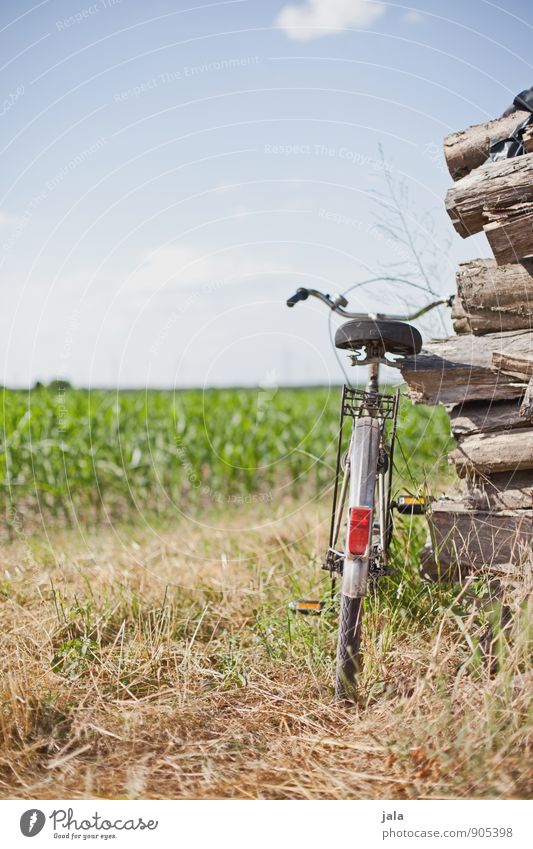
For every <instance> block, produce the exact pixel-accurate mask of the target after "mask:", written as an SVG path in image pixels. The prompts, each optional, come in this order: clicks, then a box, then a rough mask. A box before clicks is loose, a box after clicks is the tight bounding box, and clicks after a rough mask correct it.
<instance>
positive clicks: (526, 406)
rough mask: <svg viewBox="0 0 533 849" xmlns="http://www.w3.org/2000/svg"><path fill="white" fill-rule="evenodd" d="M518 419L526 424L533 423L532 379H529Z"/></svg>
mask: <svg viewBox="0 0 533 849" xmlns="http://www.w3.org/2000/svg"><path fill="white" fill-rule="evenodd" d="M519 415H520V417H521V418H522V419H523V420H524V421H526V422H528V423H529V422H532V421H533V377H532V378H531V379H530V381H529V383H528V385H527V389H526V394H525V395H524V400H523V401H522V404H521V406H520V413H519Z"/></svg>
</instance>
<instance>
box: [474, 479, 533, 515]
mask: <svg viewBox="0 0 533 849" xmlns="http://www.w3.org/2000/svg"><path fill="white" fill-rule="evenodd" d="M465 483H466V491H465V494H464V501H465V504H466V505H467V506H468V507H470V508H471V509H476V510H524V509H531V508H533V475H532V474H531V471H530V470H528V471H522V472H500V473H499V474H494V475H483V476H479V475H472V476H468V477H467V479H466V481H465Z"/></svg>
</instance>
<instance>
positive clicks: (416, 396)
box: [401, 330, 533, 404]
mask: <svg viewBox="0 0 533 849" xmlns="http://www.w3.org/2000/svg"><path fill="white" fill-rule="evenodd" d="M503 351H506V352H507V353H509V354H518V355H520V354H529V353H532V354H533V331H528V330H518V331H514V332H504V333H488V334H487V335H486V336H450V337H448V338H447V339H440V340H436V341H432V342H429V343H428V344H427V345H426V346H425V347H424V348H423V349H422V351H421V352H420V354H418V355H417V356H412V357H406V358H405V359H404V360H403V362H402V365H401V371H402V376H403V378H404V380H405V381H406V383H407V384H408V387H409V395H410V397H411V398H412V400H413V401H416V402H418V403H425V404H438V403H441V404H461V403H464V402H465V401H476V400H478V401H479V400H490V401H505V400H510V399H512V398H521V397H522V396H523V395H524V393H525V391H526V386H527V379H524V378H521V379H516V378H513V377H509V376H508V375H505V374H504V373H503V372H501V371H498V370H497V369H495V368H494V367H493V363H492V355H493V353H502V352H503Z"/></svg>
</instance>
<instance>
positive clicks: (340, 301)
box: [287, 287, 455, 321]
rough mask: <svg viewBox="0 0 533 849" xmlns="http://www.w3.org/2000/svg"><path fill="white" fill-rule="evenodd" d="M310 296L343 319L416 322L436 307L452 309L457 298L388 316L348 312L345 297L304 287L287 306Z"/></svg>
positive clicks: (437, 301)
mask: <svg viewBox="0 0 533 849" xmlns="http://www.w3.org/2000/svg"><path fill="white" fill-rule="evenodd" d="M310 296H311V297H313V298H318V299H319V300H320V301H322V303H324V304H326V305H327V306H328V307H329V308H330V310H332V311H333V312H336V313H337V314H338V315H342V316H343V318H356V319H357V318H360V319H363V318H370V319H373V320H377V319H379V320H382V321H414V320H415V318H420V316H421V315H424V314H425V313H427V312H429V311H430V310H432V309H434V308H435V307H438V306H441V305H443V304H444V305H445V306H447V307H451V305H452V304H453V300H454V298H455V295H449V296H448V297H447V298H439V299H438V300H436V301H432V302H431V303H430V304H427V305H426V306H425V307H422V308H421V309H419V310H417V311H416V312H414V313H413V314H412V315H388V314H386V313H381V312H376V313H371V312H368V313H367V312H348V310H346V309H344V307H346V306H348V301H347V300H346V298H345V297H344V296H343V295H333V297H330V296H329V295H325V294H324V293H323V292H319V291H318V290H317V289H304V288H303V287H300V288H299V289H297V290H296V292H295V293H294V295H291V297H290V298H289V299H288V300H287V306H288V307H293V306H294V305H295V304H296V303H298V301H306V300H307V298H309V297H310Z"/></svg>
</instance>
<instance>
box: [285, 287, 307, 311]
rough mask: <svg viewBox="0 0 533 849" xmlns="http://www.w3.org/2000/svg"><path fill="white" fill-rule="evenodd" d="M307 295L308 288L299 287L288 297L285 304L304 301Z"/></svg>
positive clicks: (289, 304) (290, 305)
mask: <svg viewBox="0 0 533 849" xmlns="http://www.w3.org/2000/svg"><path fill="white" fill-rule="evenodd" d="M308 297H309V290H308V289H301V288H300V289H296V292H295V293H294V295H291V297H290V298H288V300H287V306H288V307H293V306H294V305H295V304H297V303H298V301H306V300H307V299H308Z"/></svg>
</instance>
